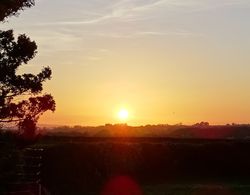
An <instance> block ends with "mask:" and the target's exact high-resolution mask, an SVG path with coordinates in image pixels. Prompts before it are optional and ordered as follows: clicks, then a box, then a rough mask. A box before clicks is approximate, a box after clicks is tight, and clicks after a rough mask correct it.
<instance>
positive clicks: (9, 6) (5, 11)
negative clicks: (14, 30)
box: [0, 0, 35, 21]
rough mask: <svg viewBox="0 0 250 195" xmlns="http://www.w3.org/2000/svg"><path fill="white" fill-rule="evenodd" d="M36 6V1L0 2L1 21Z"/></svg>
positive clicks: (9, 0)
mask: <svg viewBox="0 0 250 195" xmlns="http://www.w3.org/2000/svg"><path fill="white" fill-rule="evenodd" d="M34 4H35V2H34V0H0V21H3V20H4V19H5V18H7V17H8V16H12V15H17V14H18V11H20V10H23V9H24V8H26V7H31V6H33V5H34Z"/></svg>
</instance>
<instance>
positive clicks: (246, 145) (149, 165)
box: [0, 124, 250, 195]
mask: <svg viewBox="0 0 250 195" xmlns="http://www.w3.org/2000/svg"><path fill="white" fill-rule="evenodd" d="M104 127H106V128H107V127H108V128H111V129H112V130H113V131H115V130H116V131H119V130H121V129H123V128H131V129H133V128H135V129H136V128H138V129H141V130H145V129H148V130H149V129H150V127H149V126H143V127H129V126H126V125H120V126H119V125H106V126H102V128H104ZM152 127H155V129H154V128H152ZM64 128H66V127H64ZM67 128H68V129H71V130H72V129H78V130H81V129H82V127H80V126H78V127H72V128H70V127H67ZM67 128H66V130H68V129H67ZM96 128H97V127H96ZM99 128H100V127H99ZM151 128H152V129H151V130H152V131H154V130H156V129H157V128H158V130H156V131H159V132H162V131H161V130H163V129H164V130H167V129H168V128H170V129H172V131H170V133H169V137H167V136H165V137H163V136H162V137H160V136H159V135H158V134H156V135H157V136H148V135H149V134H147V136H146V137H142V136H141V137H139V136H135V137H133V136H132V137H126V136H123V137H122V136H119V137H114V136H113V137H112V136H107V137H105V136H104V137H101V136H100V134H98V133H97V135H98V136H94V135H95V134H93V136H86V135H87V134H85V135H84V134H83V135H80V134H75V135H74V136H72V135H71V133H68V135H71V136H67V135H66V134H65V133H64V134H63V135H62V134H57V135H56V134H53V135H52V134H44V136H43V137H41V139H40V140H39V141H38V142H37V143H36V144H35V145H34V146H33V147H39V148H43V149H44V153H43V160H42V164H43V166H42V169H41V173H42V175H41V177H42V184H43V185H44V186H45V187H46V188H47V189H48V190H49V191H50V192H51V193H53V194H100V192H101V191H102V190H103V189H104V188H105V186H106V184H107V182H108V181H110V180H111V181H112V178H116V177H118V178H120V177H125V178H127V177H128V178H131V179H132V180H133V181H134V182H136V184H137V185H138V186H139V187H140V188H141V190H142V192H143V194H157V193H156V192H159V191H161V192H166V194H174V195H175V194H194V193H198V192H199V193H202V194H211V193H212V192H213V193H215V194H216V193H217V194H229V195H231V194H230V193H232V191H233V192H234V193H236V194H248V193H249V192H250V189H249V187H248V186H249V183H250V180H249V175H250V155H249V151H250V140H248V139H242V138H246V135H247V134H249V132H250V127H249V125H236V124H234V125H226V126H207V125H206V126H204V125H201V126H200V125H194V126H184V125H177V126H170V125H159V126H156V125H155V126H154V125H152V126H151ZM86 129H87V127H85V130H86ZM204 129H206V130H209V131H210V132H217V131H219V132H222V134H219V133H212V134H213V135H216V136H211V133H208V134H207V133H204V132H206V131H204ZM99 130H100V129H99ZM89 131H96V129H95V128H94V127H92V129H91V128H90V129H89ZM176 132H178V133H176ZM226 132H227V133H226ZM182 133H184V135H185V136H183V135H182ZM229 133H230V134H229ZM191 135H195V136H196V137H195V136H194V137H191ZM197 135H199V136H200V135H202V137H199V138H198V137H197ZM205 135H209V136H208V137H207V138H205ZM217 135H220V136H219V137H217ZM221 135H225V136H228V135H230V136H229V137H224V138H223V137H222V136H221ZM233 135H234V137H232V136H233ZM239 135H240V136H239ZM14 140H15V136H13V134H12V133H10V132H9V131H6V132H5V133H2V134H1V136H0V142H4V143H13V142H14ZM8 148H9V149H8V150H11V147H8ZM2 150H7V147H6V146H5V149H4V147H2ZM5 152H6V151H5ZM14 157H15V156H12V158H14ZM2 162H3V161H2ZM6 162H7V161H6ZM7 164H8V163H7ZM7 164H6V163H2V164H1V165H2V166H3V165H5V166H7ZM8 166H9V167H10V166H11V163H10V164H8ZM5 170H10V169H7V168H5ZM13 170H14V169H13ZM8 174H10V173H6V174H5V177H6V175H8ZM197 185H198V186H199V185H205V186H207V185H208V186H209V187H205V188H206V189H203V187H200V188H199V187H197ZM185 186H186V187H185ZM214 186H215V187H214ZM216 186H217V187H216ZM218 186H219V187H218ZM221 186H222V187H221ZM204 190H205V191H204ZM228 190H230V193H229V192H228ZM224 191H225V192H224ZM234 193H233V194H234Z"/></svg>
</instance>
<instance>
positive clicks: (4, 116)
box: [0, 0, 55, 136]
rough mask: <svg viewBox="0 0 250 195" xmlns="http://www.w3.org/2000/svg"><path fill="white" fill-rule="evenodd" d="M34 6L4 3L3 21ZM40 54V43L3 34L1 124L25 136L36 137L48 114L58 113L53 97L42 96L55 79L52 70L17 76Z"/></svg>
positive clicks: (10, 32)
mask: <svg viewBox="0 0 250 195" xmlns="http://www.w3.org/2000/svg"><path fill="white" fill-rule="evenodd" d="M33 4H34V1H32V0H29V1H28V0H16V1H15V0H1V1H0V21H3V20H4V18H6V17H8V16H10V15H15V14H16V13H17V11H18V10H20V9H23V8H24V7H30V6H32V5H33ZM36 53H37V45H36V43H35V42H34V41H31V40H30V38H29V37H27V36H26V35H25V34H21V35H19V36H18V37H17V39H15V37H14V34H13V30H7V31H1V30H0V124H3V123H10V122H15V123H17V125H18V127H19V130H20V133H22V134H23V135H25V136H33V135H34V134H35V131H36V123H37V121H38V119H39V117H40V116H41V115H42V114H43V113H44V112H46V111H48V110H51V111H54V110H55V101H54V99H53V97H52V96H51V95H50V94H44V95H42V96H39V94H41V93H42V90H43V83H44V82H45V81H46V80H49V79H51V74H52V71H51V69H50V68H49V67H44V68H43V69H42V70H41V72H40V73H38V74H37V75H34V74H30V73H29V74H26V73H25V74H21V75H19V74H17V70H18V68H19V67H20V66H21V65H23V64H27V63H28V62H29V60H31V59H33V58H34V57H35V55H36Z"/></svg>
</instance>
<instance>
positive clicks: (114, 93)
mask: <svg viewBox="0 0 250 195" xmlns="http://www.w3.org/2000/svg"><path fill="white" fill-rule="evenodd" d="M249 18H250V1H249V0H91V1H87V0H74V1H68V0H53V1H51V0H36V5H35V6H34V7H32V8H30V9H27V10H25V11H24V12H21V13H20V16H19V17H11V18H9V19H8V21H7V22H5V23H4V24H1V28H2V29H14V33H15V35H18V34H23V33H25V34H27V35H28V36H29V37H30V38H31V39H32V40H35V41H36V43H37V45H38V54H37V55H36V57H35V58H34V59H33V60H32V61H30V62H29V63H28V64H27V65H24V66H22V67H20V69H19V72H20V73H22V72H31V73H38V72H39V71H40V70H41V69H42V67H44V66H50V67H51V68H52V71H53V75H52V80H50V81H47V82H46V83H45V86H44V93H45V92H46V93H51V94H52V95H53V96H54V98H55V100H56V104H57V109H56V111H55V113H53V114H52V113H49V112H48V113H46V114H44V115H43V116H42V117H41V119H40V121H39V123H40V124H50V125H94V126H95V125H102V124H105V123H120V122H124V121H121V120H120V119H119V118H118V117H117V113H118V112H119V110H120V109H122V108H123V109H126V110H127V111H128V112H129V117H128V119H127V121H126V122H127V123H128V124H129V125H145V124H176V123H183V124H194V123H196V122H200V121H208V122H209V123H210V124H227V123H233V122H234V123H250V55H249V51H250V23H249Z"/></svg>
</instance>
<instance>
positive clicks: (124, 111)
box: [118, 109, 129, 120]
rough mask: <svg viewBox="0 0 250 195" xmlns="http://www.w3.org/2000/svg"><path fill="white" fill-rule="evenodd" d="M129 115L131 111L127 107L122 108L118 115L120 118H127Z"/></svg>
mask: <svg viewBox="0 0 250 195" xmlns="http://www.w3.org/2000/svg"><path fill="white" fill-rule="evenodd" d="M128 116H129V113H128V111H127V110H126V109H121V110H120V111H119V112H118V117H119V119H120V120H127V118H128Z"/></svg>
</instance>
